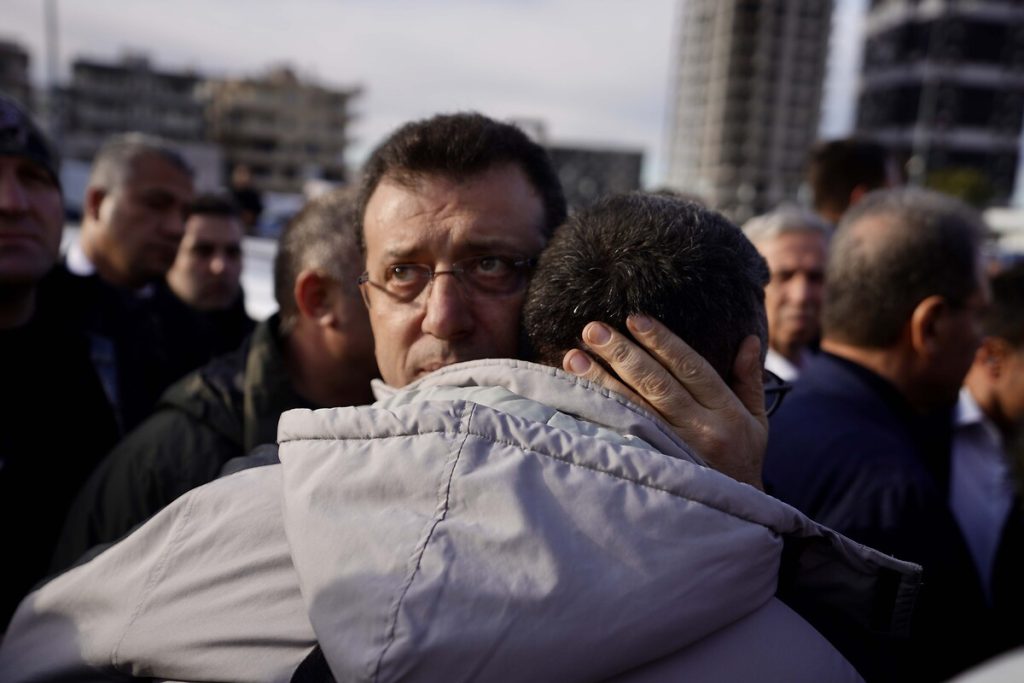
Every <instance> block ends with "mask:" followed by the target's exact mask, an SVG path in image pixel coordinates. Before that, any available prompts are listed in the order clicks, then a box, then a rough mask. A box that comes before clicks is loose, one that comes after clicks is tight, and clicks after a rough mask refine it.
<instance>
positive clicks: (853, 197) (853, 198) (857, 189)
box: [850, 185, 870, 206]
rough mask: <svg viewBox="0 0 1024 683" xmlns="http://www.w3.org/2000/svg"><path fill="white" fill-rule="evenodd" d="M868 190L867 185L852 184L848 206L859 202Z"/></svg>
mask: <svg viewBox="0 0 1024 683" xmlns="http://www.w3.org/2000/svg"><path fill="white" fill-rule="evenodd" d="M868 192H870V190H869V189H868V187H867V185H854V186H853V189H852V190H850V206H853V205H854V204H856V203H857V202H859V201H860V200H861V199H862V198H863V197H864V195H866V194H867V193H868Z"/></svg>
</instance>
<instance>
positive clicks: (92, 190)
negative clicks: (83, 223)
mask: <svg viewBox="0 0 1024 683" xmlns="http://www.w3.org/2000/svg"><path fill="white" fill-rule="evenodd" d="M106 196H107V191H106V190H104V189H103V188H102V187H92V186H90V187H87V188H86V190H85V202H84V203H83V205H82V212H83V213H84V214H85V215H86V216H88V217H89V218H91V219H92V220H94V221H98V220H99V219H100V206H102V204H103V198H104V197H106Z"/></svg>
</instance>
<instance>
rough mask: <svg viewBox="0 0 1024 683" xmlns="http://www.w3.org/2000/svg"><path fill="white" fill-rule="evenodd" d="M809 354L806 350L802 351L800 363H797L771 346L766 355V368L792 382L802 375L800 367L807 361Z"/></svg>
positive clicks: (785, 380)
mask: <svg viewBox="0 0 1024 683" xmlns="http://www.w3.org/2000/svg"><path fill="white" fill-rule="evenodd" d="M807 356H808V353H807V351H806V350H803V351H801V352H800V365H795V364H794V363H793V362H792V361H791V360H789V359H788V358H786V357H785V356H783V355H782V354H781V353H779V352H778V351H776V350H775V349H773V348H771V347H770V346H769V347H768V353H766V354H765V357H764V369H765V370H771V371H772V372H774V373H775V374H776V375H778V376H779V377H780V378H781V379H782V380H783V381H784V382H792V381H794V380H795V379H796V378H797V377H799V376H800V368H801V367H802V366H803V365H804V363H805V362H807Z"/></svg>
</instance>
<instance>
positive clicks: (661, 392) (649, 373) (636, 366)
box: [583, 321, 714, 423]
mask: <svg viewBox="0 0 1024 683" xmlns="http://www.w3.org/2000/svg"><path fill="white" fill-rule="evenodd" d="M653 324H654V323H653V321H652V329H649V330H647V332H646V334H647V336H648V337H654V338H655V339H656V340H660V341H661V342H662V345H661V347H658V346H656V345H655V346H654V348H651V349H648V350H645V349H644V348H642V347H640V346H638V345H637V344H636V343H634V342H633V341H632V340H630V339H629V338H627V337H626V336H625V335H623V334H620V333H619V332H617V331H615V330H614V329H612V328H611V327H610V326H608V325H605V324H603V323H598V322H592V323H589V324H588V325H587V326H586V327H584V328H583V341H584V342H586V343H587V345H588V347H589V349H590V352H591V353H592V354H593V355H596V356H599V357H600V358H601V359H603V360H604V361H605V362H606V363H607V364H608V367H610V368H611V370H612V371H613V372H614V373H615V375H617V376H618V379H619V381H620V382H621V383H622V384H624V385H626V386H627V387H629V388H631V389H632V390H633V392H635V393H636V394H638V395H639V396H641V397H642V398H643V399H644V400H645V401H646V402H647V403H648V404H650V405H651V406H652V407H653V408H654V409H655V410H656V411H657V412H659V413H661V414H662V416H663V417H665V418H666V419H667V420H668V421H669V422H672V423H674V422H675V421H676V420H682V419H685V418H686V415H687V414H688V413H689V412H690V411H691V409H692V408H693V405H694V401H693V397H692V396H691V395H690V394H689V393H688V390H689V386H688V385H687V384H686V382H685V380H683V379H682V378H677V377H674V376H673V375H672V373H671V371H670V370H669V369H668V368H667V367H666V365H667V362H666V360H664V359H663V358H662V356H663V355H664V353H665V352H666V351H665V349H666V347H667V345H666V344H665V343H664V340H663V339H661V338H660V337H658V336H657V332H656V329H654V328H653ZM658 325H659V326H660V323H658ZM661 329H662V330H664V329H665V328H664V327H661ZM672 336H673V337H674V335H672ZM639 339H640V338H639V337H638V340H639ZM640 341H644V340H640ZM687 349H689V347H687ZM667 352H668V353H671V351H670V350H669V351H667ZM690 354H691V356H694V357H696V358H698V359H700V357H699V356H696V354H694V353H693V351H692V350H690ZM700 362H703V359H700ZM709 371H710V372H714V371H713V370H710V368H709ZM680 383H682V385H683V386H682V387H680Z"/></svg>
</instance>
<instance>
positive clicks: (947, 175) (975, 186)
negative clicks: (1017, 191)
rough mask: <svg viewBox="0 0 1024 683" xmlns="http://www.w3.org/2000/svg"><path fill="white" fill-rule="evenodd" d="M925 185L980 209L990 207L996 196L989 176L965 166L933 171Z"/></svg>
mask: <svg viewBox="0 0 1024 683" xmlns="http://www.w3.org/2000/svg"><path fill="white" fill-rule="evenodd" d="M925 185H927V186H928V187H930V188H931V189H933V190H938V191H939V192H944V193H945V194H948V195H952V196H953V197H957V198H958V199H962V200H964V201H965V202H967V203H968V204H970V205H971V206H974V207H976V208H979V209H983V208H985V207H986V206H988V203H989V202H990V201H992V197H993V196H994V195H995V189H994V188H993V187H992V181H991V180H989V177H988V175H986V174H985V173H984V172H983V171H979V170H978V169H976V168H966V167H963V166H955V167H950V168H940V169H938V170H935V171H932V172H930V173H929V174H928V179H927V180H926V181H925Z"/></svg>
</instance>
